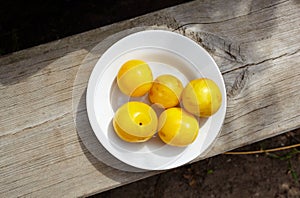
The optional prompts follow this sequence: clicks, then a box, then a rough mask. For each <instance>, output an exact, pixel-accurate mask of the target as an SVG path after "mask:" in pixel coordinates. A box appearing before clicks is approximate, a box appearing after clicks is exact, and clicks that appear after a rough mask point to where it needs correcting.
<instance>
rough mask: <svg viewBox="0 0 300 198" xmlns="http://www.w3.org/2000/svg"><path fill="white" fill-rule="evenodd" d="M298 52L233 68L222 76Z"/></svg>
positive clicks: (295, 52)
mask: <svg viewBox="0 0 300 198" xmlns="http://www.w3.org/2000/svg"><path fill="white" fill-rule="evenodd" d="M299 51H300V49H297V50H296V51H294V52H291V53H284V54H281V55H279V56H276V57H273V58H268V59H265V60H262V61H259V62H256V63H248V64H246V65H242V66H239V67H236V68H233V69H230V70H226V71H223V72H222V74H223V75H225V74H227V73H231V72H233V71H236V70H239V69H244V68H246V67H250V66H254V65H260V64H263V63H265V62H268V61H274V60H276V59H279V58H282V57H284V56H292V55H294V54H297V53H298V52H299Z"/></svg>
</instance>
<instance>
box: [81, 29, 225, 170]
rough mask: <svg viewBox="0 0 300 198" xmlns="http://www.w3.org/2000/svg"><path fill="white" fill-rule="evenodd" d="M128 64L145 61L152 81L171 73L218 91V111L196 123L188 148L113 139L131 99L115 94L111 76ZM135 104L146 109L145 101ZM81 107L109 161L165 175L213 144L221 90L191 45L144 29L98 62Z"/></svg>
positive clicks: (212, 69)
mask: <svg viewBox="0 0 300 198" xmlns="http://www.w3.org/2000/svg"><path fill="white" fill-rule="evenodd" d="M130 59H141V60H144V61H146V62H147V63H148V64H149V65H150V67H151V69H152V71H153V75H154V78H155V77H157V76H158V75H161V74H172V75H175V76H177V77H178V78H179V79H180V80H181V81H182V83H183V84H184V86H185V85H186V84H187V83H188V82H189V81H190V80H192V79H195V78H200V77H207V78H210V79H212V80H214V81H215V82H216V83H217V85H218V86H219V87H220V89H221V92H222V97H223V98H222V99H223V100H222V106H221V108H220V109H219V111H218V112H217V113H216V114H214V115H213V116H211V117H209V118H208V119H206V120H204V119H200V126H201V128H200V131H199V135H198V137H197V138H196V140H195V141H194V142H193V143H192V144H191V145H189V146H187V147H184V148H179V147H173V146H168V145H166V144H164V143H163V142H162V141H161V140H160V139H159V137H157V136H154V137H153V138H152V139H150V140H149V141H147V142H144V143H127V142H124V141H122V140H121V139H120V138H119V137H118V136H116V134H115V132H114V130H113V127H112V119H113V117H114V113H115V111H116V110H117V108H118V107H120V106H121V105H122V104H124V103H125V102H128V101H129V100H132V99H131V98H129V97H127V96H125V95H124V94H122V93H121V92H120V91H119V89H118V87H117V85H116V75H117V72H118V70H119V68H120V67H121V65H122V64H123V63H124V62H126V61H127V60H130ZM134 100H140V101H143V102H146V103H148V104H150V103H149V102H148V100H147V96H145V97H142V98H138V99H134ZM86 103H87V112H88V117H89V121H90V123H91V126H92V128H93V131H94V133H95V135H96V137H97V138H98V140H99V141H100V142H101V144H102V145H103V146H104V147H105V148H106V149H107V150H108V151H109V152H110V153H111V154H112V155H113V156H115V157H116V158H118V159H119V160H121V161H123V162H125V163H126V164H129V165H131V166H134V167H137V168H140V169H146V170H164V169H170V168H174V167H178V166H181V165H183V164H186V163H188V162H190V161H191V160H193V159H195V158H196V157H197V156H199V155H200V154H201V153H203V152H204V151H205V150H206V149H208V148H209V146H210V145H211V144H212V143H213V141H214V140H215V138H216V137H217V135H218V133H219V132H220V130H221V126H222V124H223V121H224V118H225V112H226V90H225V85H224V81H223V78H222V75H221V73H220V71H219V69H218V66H217V65H216V63H215V62H214V60H213V59H212V58H211V56H210V55H209V54H208V53H207V52H206V51H205V50H204V49H203V48H202V47H201V46H199V45H198V44H197V43H196V42H194V41H193V40H191V39H189V38H187V37H185V36H182V35H180V34H177V33H174V32H170V31H163V30H146V31H142V32H138V33H134V34H131V35H129V36H127V37H125V38H123V39H121V40H119V41H118V42H116V43H115V44H114V45H112V46H111V47H110V48H109V49H108V50H107V51H106V52H105V53H104V54H103V55H102V56H101V57H100V59H99V60H98V62H97V64H96V66H95V68H94V69H93V72H92V74H91V76H90V79H89V82H88V88H87V100H86Z"/></svg>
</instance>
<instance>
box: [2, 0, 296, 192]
mask: <svg viewBox="0 0 300 198" xmlns="http://www.w3.org/2000/svg"><path fill="white" fill-rule="evenodd" d="M299 7H300V4H299V3H298V2H297V1H276V2H274V1H239V2H230V3H228V2H226V3H224V2H223V1H220V0H217V1H211V2H209V3H207V2H202V1H194V2H190V3H187V4H183V5H179V6H175V7H172V8H168V9H165V10H161V11H159V12H155V13H151V14H148V15H145V16H141V17H137V18H135V19H132V20H127V21H124V22H120V23H116V24H112V25H109V26H105V27H102V28H99V29H96V30H93V31H89V32H85V33H83V34H79V35H75V36H72V37H68V38H65V39H62V40H58V41H55V42H51V43H48V44H44V45H41V46H37V47H34V48H31V49H27V50H23V51H20V52H16V53H13V54H11V55H7V56H4V57H1V58H0V101H1V102H0V148H1V153H0V162H1V163H0V184H1V185H0V195H1V197H15V196H33V197H41V196H45V195H46V196H55V197H61V196H67V197H70V196H87V195H90V194H94V193H97V192H101V191H104V190H107V189H111V188H114V187H116V186H119V185H124V184H126V183H129V182H133V181H136V180H139V179H142V178H145V177H148V176H150V175H153V174H157V173H158V172H146V173H129V172H124V171H120V170H116V169H114V168H111V167H108V166H107V165H105V164H104V163H102V162H99V161H98V160H97V159H96V158H95V157H94V156H93V155H92V154H91V153H90V152H89V151H88V150H87V148H86V146H85V145H84V144H85V142H86V141H87V139H89V141H90V140H91V138H90V135H89V134H92V133H91V129H90V127H89V126H88V123H87V122H83V121H84V120H85V121H86V119H87V118H86V114H85V105H84V102H85V101H84V97H83V96H84V90H85V88H86V85H87V77H88V76H89V74H90V72H91V69H92V68H93V65H94V64H95V62H96V61H97V59H98V58H99V57H100V56H101V54H102V53H103V50H104V49H105V48H106V47H108V46H109V45H111V43H112V41H114V40H117V39H119V38H121V37H122V36H124V35H126V34H129V33H131V32H134V31H139V30H141V29H144V28H145V27H144V28H143V27H142V26H153V25H156V26H160V28H162V27H161V26H163V28H166V27H168V28H171V29H176V28H178V27H181V28H179V32H181V33H182V34H184V35H186V36H188V37H190V38H192V39H195V40H196V41H197V42H198V43H199V44H200V45H202V46H204V47H205V48H206V49H207V50H208V51H209V52H210V54H211V55H212V56H213V57H214V59H215V60H216V62H217V64H218V66H219V67H220V70H221V71H222V73H223V76H224V79H225V83H226V88H227V92H228V111H227V116H226V120H225V124H224V127H223V130H222V132H221V134H220V136H219V138H218V140H217V141H216V142H215V144H214V146H213V148H212V150H210V151H209V152H208V153H206V154H205V155H203V156H200V157H199V158H198V159H197V160H199V159H202V158H206V157H209V156H213V155H217V154H220V153H222V152H224V151H228V150H231V149H234V148H237V147H240V146H243V145H246V144H250V143H252V142H255V141H258V140H261V139H265V138H268V137H272V136H275V135H277V134H280V133H283V132H286V131H288V130H292V129H294V128H299V127H300V105H299V103H297V101H299V99H300V81H299V76H300V68H299V63H300V53H299V48H300V47H299V41H300V31H299V27H300V12H299ZM134 27H137V28H135V29H131V28H134ZM138 27H141V28H138ZM151 28H154V27H151ZM121 30H125V31H124V32H121V33H118V34H115V33H117V32H119V31H121ZM108 36H110V38H109V39H106V40H103V39H105V38H106V37H108ZM101 41H102V42H101ZM99 42H101V46H100V47H99V46H98V47H99V48H97V44H98V43H99ZM79 71H80V72H79ZM74 112H75V113H74ZM79 121H81V122H79ZM76 127H77V129H78V127H79V128H80V129H85V130H79V131H81V132H77V131H76ZM94 144H95V146H94V147H95V148H96V147H97V145H96V143H95V142H94ZM98 146H99V145H98ZM92 148H93V146H92ZM97 152H98V153H96V154H99V155H103V156H104V157H106V158H107V160H111V157H110V156H109V155H107V152H106V151H105V150H99V151H97Z"/></svg>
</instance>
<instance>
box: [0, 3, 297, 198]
mask: <svg viewBox="0 0 300 198" xmlns="http://www.w3.org/2000/svg"><path fill="white" fill-rule="evenodd" d="M183 2H187V0H164V1H159V0H152V1H150V0H144V1H138V0H136V1H134V0H127V1H116V0H114V1H113V0H103V1H96V0H85V1H83V0H82V1H80V0H61V1H50V0H45V1H30V2H29V1H16V0H14V1H8V0H7V1H1V2H0V55H4V54H8V53H11V52H13V51H18V50H21V49H25V48H28V47H31V46H35V45H38V44H42V43H46V42H49V41H52V40H56V39H59V38H63V37H66V36H69V35H73V34H76V33H80V32H83V31H87V30H90V29H94V28H97V27H101V26H104V25H107V24H111V23H114V22H117V21H121V20H126V19H129V18H132V17H135V16H139V15H142V14H146V13H149V12H151V11H155V10H159V9H162V8H165V7H169V6H173V5H177V4H180V3H183ZM296 143H300V129H298V130H295V131H292V132H289V133H285V134H283V135H280V136H278V137H274V138H270V139H268V140H265V141H262V142H258V143H256V144H252V145H249V146H246V147H243V148H240V149H238V150H260V149H267V148H274V147H281V146H284V145H291V144H296ZM299 151H300V148H299V147H298V148H296V149H289V150H285V151H280V152H275V153H271V154H258V155H224V154H222V155H218V156H215V157H212V158H209V159H206V160H202V161H200V162H197V163H193V164H191V165H186V166H184V167H180V168H176V169H173V170H170V171H167V172H166V173H163V174H160V175H156V176H153V177H150V178H147V179H144V180H141V181H138V182H134V183H132V184H128V185H125V186H123V187H119V188H116V189H113V190H110V191H106V192H103V193H100V194H98V195H95V196H94V197H103V198H104V197H131V198H134V197H300V184H299V183H300V180H299V177H300V165H299V164H300V153H299Z"/></svg>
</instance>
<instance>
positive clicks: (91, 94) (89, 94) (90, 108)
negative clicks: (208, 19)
mask: <svg viewBox="0 0 300 198" xmlns="http://www.w3.org/2000/svg"><path fill="white" fill-rule="evenodd" d="M143 33H166V34H174V35H176V36H179V37H181V38H184V39H186V40H187V41H189V42H192V43H193V44H195V45H197V47H198V48H200V49H201V50H202V51H203V52H204V53H205V55H206V56H207V57H208V58H209V59H210V61H212V63H213V64H214V66H215V67H216V69H217V72H218V73H217V75H218V77H219V78H220V80H221V84H222V87H221V89H223V90H224V95H223V98H224V113H223V115H222V120H221V121H220V126H219V128H218V132H217V133H216V136H215V137H214V140H213V141H212V142H211V143H210V144H209V146H208V147H207V148H206V149H204V151H202V152H199V153H198V154H197V156H196V157H193V158H192V159H190V160H189V161H186V162H184V163H180V164H179V165H175V166H168V164H169V163H166V165H165V166H164V167H163V168H161V167H158V169H156V168H151V169H150V168H145V167H143V166H136V165H133V164H132V163H130V162H128V161H126V160H123V159H120V158H119V157H117V156H116V155H115V153H114V152H113V151H111V150H110V149H109V148H108V146H107V145H106V144H105V143H103V142H102V141H103V140H101V138H99V137H98V135H97V133H96V132H95V130H98V129H97V127H96V126H95V125H96V124H97V123H95V122H93V120H94V118H93V115H92V114H95V111H94V108H93V106H94V105H93V104H94V102H92V101H93V98H94V90H93V89H92V88H95V86H92V85H93V83H94V85H96V84H97V83H98V82H97V78H95V77H94V76H95V71H96V69H97V65H98V63H99V61H100V60H101V58H102V57H104V56H105V55H106V53H107V52H108V51H109V50H110V49H111V48H113V47H114V46H115V45H116V44H117V43H118V42H120V41H121V40H123V39H128V38H129V37H132V36H135V35H136V34H143ZM107 65H109V64H107ZM98 67H99V66H98ZM107 67H108V66H106V67H103V68H102V69H101V72H100V73H102V72H104V71H105V70H106V69H107ZM98 70H99V69H98ZM94 81H95V82H94ZM91 98H92V100H91ZM86 108H87V114H88V120H89V122H90V124H91V127H92V129H93V132H94V134H95V135H96V137H97V139H98V141H99V143H101V144H102V146H103V147H104V148H105V149H106V150H107V151H108V152H109V153H110V154H111V155H112V156H114V157H116V158H117V159H118V160H120V161H122V162H124V163H126V164H128V165H130V166H133V167H136V168H139V169H145V170H167V169H170V168H175V167H179V166H181V165H184V164H186V163H188V162H190V161H192V160H194V159H195V158H197V157H198V156H200V155H201V154H202V153H204V152H205V151H206V150H208V149H209V148H210V147H212V145H213V144H214V142H215V140H216V139H217V137H218V136H219V134H220V132H221V129H222V126H223V124H224V120H225V115H226V110H227V94H226V88H225V83H224V78H223V76H222V74H221V72H220V70H219V67H218V65H217V64H216V62H215V60H214V59H213V58H212V57H211V55H210V54H209V53H208V52H207V51H206V50H205V49H204V48H203V47H202V46H200V45H199V44H198V43H196V42H195V41H194V40H192V39H191V38H188V37H186V36H184V35H182V34H179V33H176V32H172V31H168V30H156V29H155V30H142V31H138V32H135V33H131V34H129V35H127V36H124V37H123V38H121V39H120V40H118V41H117V42H115V43H114V44H113V45H111V46H110V47H108V48H107V49H106V50H105V52H104V53H103V54H102V55H101V56H100V57H99V59H98V60H97V62H96V64H95V66H94V68H93V69H92V72H91V74H90V76H89V80H88V84H87V91H86ZM101 132H102V133H103V131H102V130H101ZM174 161H177V160H173V161H171V164H172V163H174ZM166 166H168V167H166Z"/></svg>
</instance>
